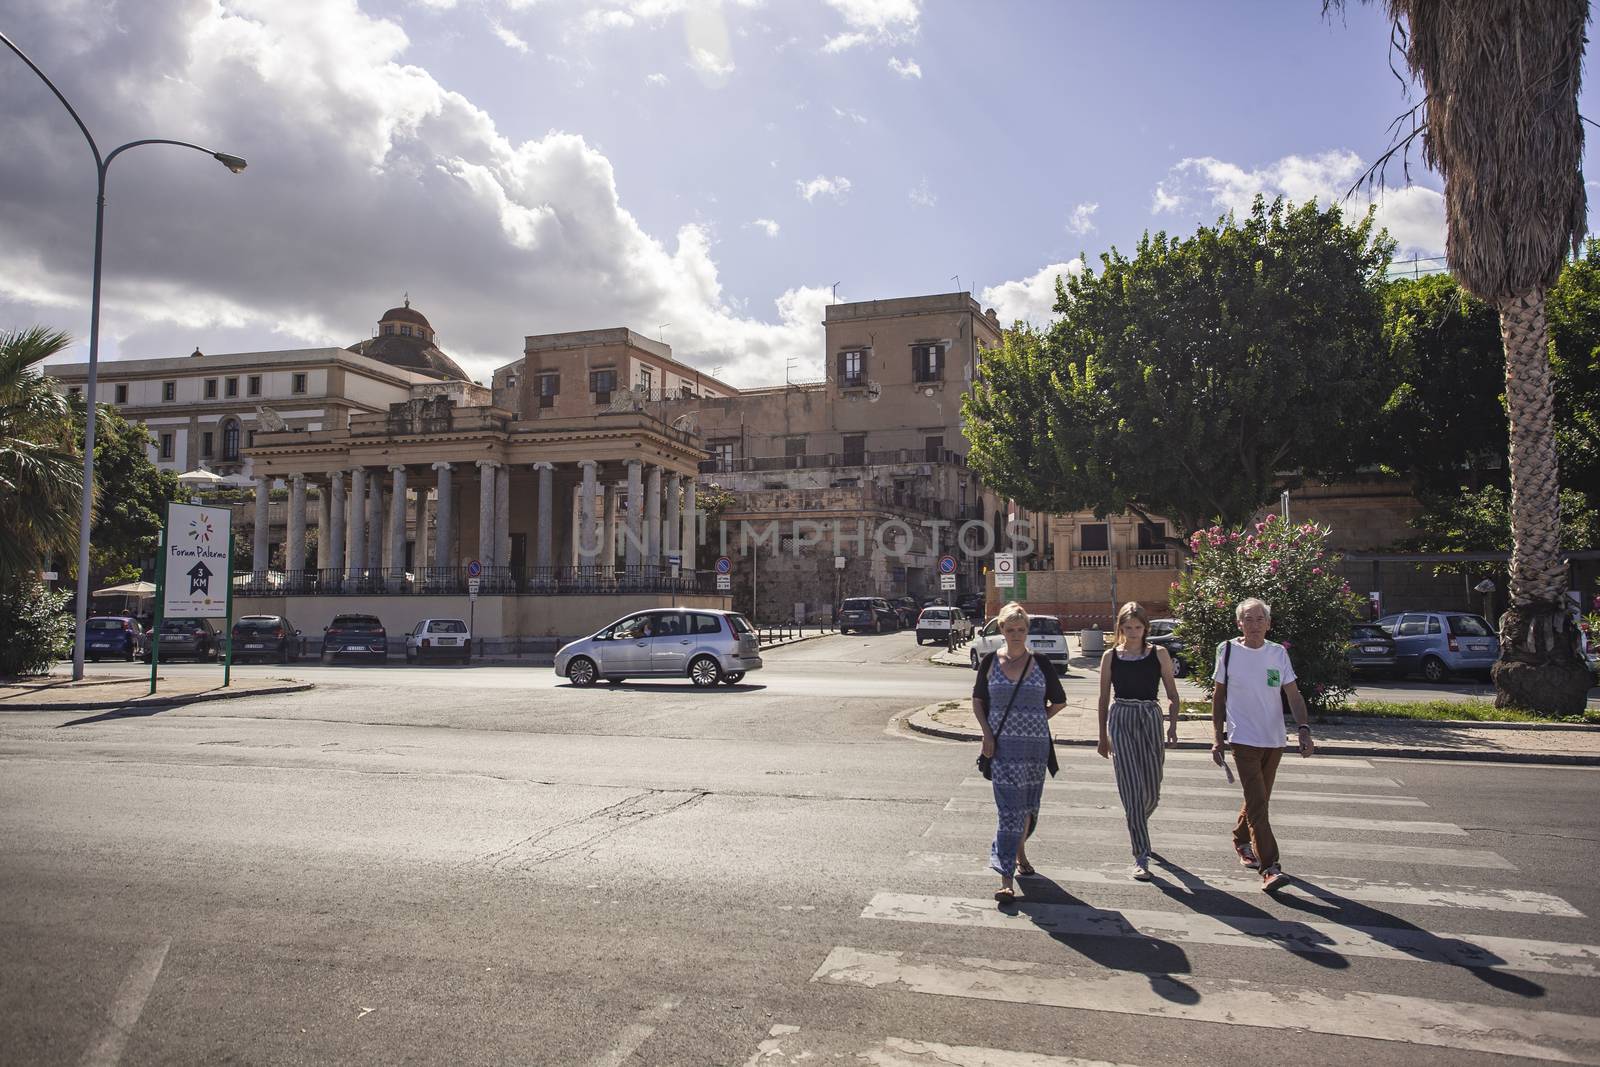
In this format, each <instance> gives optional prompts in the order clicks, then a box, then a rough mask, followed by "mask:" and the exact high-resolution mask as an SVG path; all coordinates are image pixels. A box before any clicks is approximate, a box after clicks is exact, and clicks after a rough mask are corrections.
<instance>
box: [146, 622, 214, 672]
mask: <svg viewBox="0 0 1600 1067" xmlns="http://www.w3.org/2000/svg"><path fill="white" fill-rule="evenodd" d="M157 644H159V645H160V648H159V651H160V654H161V658H162V659H165V660H171V659H178V658H179V657H183V658H190V657H192V658H193V659H194V660H195V662H197V663H198V662H199V661H200V660H206V659H216V658H217V657H218V656H219V655H220V654H221V652H222V636H221V635H220V634H218V633H217V628H216V627H215V626H213V625H212V623H211V620H210V619H181V618H180V619H162V620H161V629H160V631H159V632H157V633H155V634H152V635H151V642H150V644H149V645H148V646H147V647H146V648H145V650H144V661H145V662H146V663H149V662H150V659H151V656H152V649H154V648H155V646H156V645H157Z"/></svg>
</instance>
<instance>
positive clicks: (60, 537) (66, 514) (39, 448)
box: [0, 326, 83, 581]
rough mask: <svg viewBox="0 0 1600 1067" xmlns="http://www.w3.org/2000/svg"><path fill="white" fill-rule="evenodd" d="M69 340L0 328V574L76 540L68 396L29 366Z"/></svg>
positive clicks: (26, 568) (75, 461)
mask: <svg viewBox="0 0 1600 1067" xmlns="http://www.w3.org/2000/svg"><path fill="white" fill-rule="evenodd" d="M70 343H71V341H70V339H69V338H68V337H67V335H66V334H63V333H58V332H56V331H53V330H46V329H44V328H43V327H38V326H36V327H34V328H33V329H31V330H21V331H16V332H11V333H0V581H8V580H9V579H12V578H15V577H16V576H18V575H20V574H24V573H31V572H34V571H37V570H38V569H39V564H40V562H41V561H43V560H44V558H45V556H46V555H48V554H49V553H50V552H52V551H55V550H57V549H62V548H68V547H70V546H71V545H72V544H73V543H74V542H75V541H76V540H77V533H78V505H79V502H80V500H81V494H82V487H83V481H82V479H81V478H80V477H79V467H80V464H81V463H82V458H83V457H82V453H81V452H80V451H79V449H78V446H77V438H78V431H77V419H76V418H75V417H74V412H73V406H72V404H71V402H70V401H69V400H68V399H67V398H66V397H64V396H62V395H61V394H60V393H57V392H56V391H55V390H54V389H52V388H51V387H50V379H49V378H47V377H46V376H45V375H43V374H41V373H39V372H38V371H35V370H31V369H30V368H31V367H33V365H34V364H36V363H38V362H40V361H41V360H43V359H46V358H47V357H49V356H53V355H55V354H56V353H57V352H60V351H61V350H62V349H64V348H66V347H67V345H69V344H70Z"/></svg>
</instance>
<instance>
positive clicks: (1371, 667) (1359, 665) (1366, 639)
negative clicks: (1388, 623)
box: [1347, 622, 1400, 675]
mask: <svg viewBox="0 0 1600 1067" xmlns="http://www.w3.org/2000/svg"><path fill="white" fill-rule="evenodd" d="M1347 654H1348V656H1349V658H1350V669H1351V670H1352V671H1381V672H1383V673H1384V674H1390V675H1392V674H1394V672H1395V671H1396V669H1398V668H1399V666H1400V655H1399V650H1398V649H1397V648H1396V647H1395V643H1394V638H1392V637H1390V636H1389V631H1388V630H1385V629H1384V628H1383V627H1382V626H1379V625H1378V624H1377V623H1375V622H1358V623H1355V624H1353V625H1352V626H1351V627H1350V644H1349V646H1348V653H1347Z"/></svg>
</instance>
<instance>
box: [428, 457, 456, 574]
mask: <svg viewBox="0 0 1600 1067" xmlns="http://www.w3.org/2000/svg"><path fill="white" fill-rule="evenodd" d="M433 469H434V470H436V471H438V472H439V489H438V494H439V499H438V501H436V502H435V504H434V519H433V565H434V567H435V568H439V567H454V566H455V565H456V561H455V559H454V558H452V557H451V555H450V553H451V552H452V551H453V548H452V545H451V539H452V538H453V537H454V536H455V529H454V519H455V511H454V507H455V501H454V499H453V493H454V489H453V487H452V486H451V484H450V464H448V463H435V464H434V465H433Z"/></svg>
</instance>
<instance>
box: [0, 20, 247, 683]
mask: <svg viewBox="0 0 1600 1067" xmlns="http://www.w3.org/2000/svg"><path fill="white" fill-rule="evenodd" d="M0 43H4V44H5V46H6V47H7V48H9V49H11V50H12V51H13V52H15V53H16V54H17V57H18V58H19V59H21V60H22V61H23V62H24V63H26V64H27V65H28V69H30V70H32V71H33V72H34V73H35V74H37V75H38V76H39V80H40V81H42V82H44V83H45V84H46V85H48V86H49V87H50V91H51V92H52V93H55V94H56V99H57V100H59V101H61V106H62V107H64V108H66V109H67V113H68V114H70V115H71V116H72V121H73V122H76V123H77V124H78V129H79V130H80V131H82V133H83V138H84V140H86V141H88V142H89V151H91V152H93V153H94V163H95V172H96V177H97V179H98V188H97V190H96V192H95V205H94V285H93V289H92V295H91V296H90V304H89V378H88V381H87V382H86V383H85V384H84V401H85V403H86V404H87V405H88V417H87V418H86V419H85V421H84V433H83V506H82V508H81V509H80V512H79V515H78V603H77V614H78V619H77V634H76V637H75V638H74V640H73V643H72V679H73V681H77V680H78V679H80V678H82V677H83V649H84V645H83V642H84V635H85V632H86V628H87V623H88V618H89V524H90V518H91V517H92V513H93V506H94V428H95V427H94V424H95V384H96V381H97V378H98V369H99V358H100V260H101V250H102V247H103V245H104V236H105V219H106V171H107V170H109V169H110V167H111V161H112V160H113V159H116V158H117V157H118V156H119V155H121V154H122V153H123V152H126V151H127V150H128V149H130V148H138V147H139V146H140V145H147V144H170V145H177V146H178V147H179V148H192V149H194V150H195V151H196V152H204V153H205V154H206V155H208V156H210V157H211V158H212V159H215V160H216V161H217V162H218V163H221V164H222V165H223V166H224V167H227V168H228V169H229V170H230V171H232V172H233V173H235V174H238V173H239V172H240V171H242V170H244V168H245V165H246V164H245V161H244V160H243V159H242V158H240V157H239V156H235V155H230V154H229V153H227V152H213V151H212V150H211V149H209V148H204V147H202V146H200V145H197V144H190V143H189V142H188V141H170V140H167V139H166V138H161V137H147V138H145V139H143V140H139V141H129V142H128V143H127V144H124V145H118V146H117V147H116V148H113V149H112V150H111V152H110V154H108V155H106V156H103V157H102V156H101V155H100V146H99V145H98V144H96V143H95V140H94V137H93V136H92V135H91V134H90V133H89V127H87V126H85V125H84V124H83V119H82V118H80V117H79V116H78V112H77V110H76V109H74V108H73V106H72V105H71V104H70V103H68V102H67V98H66V97H65V96H63V95H62V93H61V90H60V89H57V88H56V83H55V82H53V81H51V80H50V78H49V76H48V75H46V74H45V72H44V71H42V70H40V69H39V66H38V64H36V63H35V62H34V61H33V60H31V59H29V58H28V55H27V53H26V52H24V51H23V50H22V49H20V48H18V47H17V46H16V43H15V42H13V41H12V40H11V38H9V37H7V36H6V35H5V34H4V33H0Z"/></svg>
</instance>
